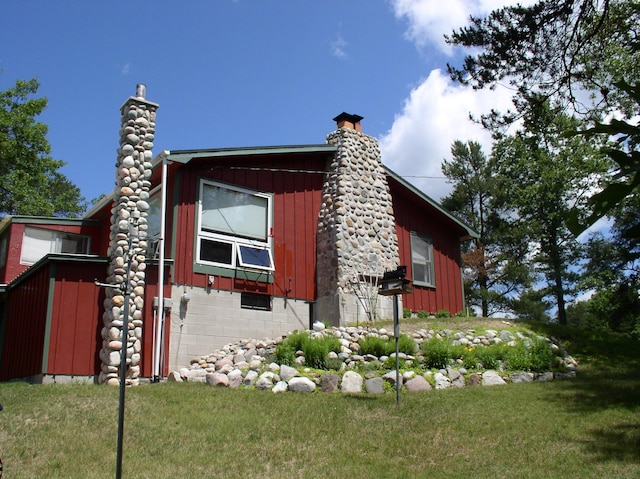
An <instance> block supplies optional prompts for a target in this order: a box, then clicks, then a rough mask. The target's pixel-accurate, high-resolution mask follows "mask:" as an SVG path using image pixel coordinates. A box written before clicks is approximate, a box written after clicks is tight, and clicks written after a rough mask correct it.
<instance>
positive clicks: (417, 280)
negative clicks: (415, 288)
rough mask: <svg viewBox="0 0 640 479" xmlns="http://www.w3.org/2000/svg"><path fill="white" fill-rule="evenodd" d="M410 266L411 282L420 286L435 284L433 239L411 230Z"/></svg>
mask: <svg viewBox="0 0 640 479" xmlns="http://www.w3.org/2000/svg"><path fill="white" fill-rule="evenodd" d="M411 268H412V270H413V278H412V279H413V283H414V284H418V285H422V286H435V285H436V281H435V274H434V267H433V241H432V240H431V238H429V237H428V236H424V235H421V234H419V233H416V232H414V231H412V232H411Z"/></svg>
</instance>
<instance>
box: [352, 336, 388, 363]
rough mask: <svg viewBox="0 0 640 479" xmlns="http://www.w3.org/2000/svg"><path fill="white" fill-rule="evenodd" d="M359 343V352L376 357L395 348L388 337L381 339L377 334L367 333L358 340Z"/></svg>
mask: <svg viewBox="0 0 640 479" xmlns="http://www.w3.org/2000/svg"><path fill="white" fill-rule="evenodd" d="M358 344H359V345H360V354H372V355H374V356H376V357H378V358H379V357H380V356H388V355H389V354H391V351H394V350H395V346H393V345H391V346H392V347H391V349H390V348H389V346H390V342H389V340H388V339H382V338H380V337H378V336H371V335H367V336H365V337H363V338H360V339H359V340H358Z"/></svg>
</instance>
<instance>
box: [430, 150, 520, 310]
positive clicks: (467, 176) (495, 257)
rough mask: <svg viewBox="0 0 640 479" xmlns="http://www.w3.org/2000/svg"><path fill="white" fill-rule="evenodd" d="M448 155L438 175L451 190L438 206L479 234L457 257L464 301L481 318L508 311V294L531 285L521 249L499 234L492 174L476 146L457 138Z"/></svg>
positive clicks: (502, 230)
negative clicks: (451, 187) (461, 268)
mask: <svg viewBox="0 0 640 479" xmlns="http://www.w3.org/2000/svg"><path fill="white" fill-rule="evenodd" d="M451 156H452V159H451V160H444V161H443V163H442V172H443V174H444V175H445V176H446V177H447V178H448V179H449V182H450V183H452V184H453V190H452V192H451V193H450V194H449V195H448V196H446V197H445V198H443V200H442V204H443V206H444V207H445V208H447V209H449V210H450V211H452V212H453V213H455V214H456V215H458V216H459V217H460V218H462V219H463V220H464V221H466V222H467V223H468V224H469V225H471V226H472V227H473V228H474V229H475V230H476V231H477V232H478V234H479V237H478V238H477V239H475V240H473V241H472V242H471V244H469V245H468V246H467V248H466V249H465V251H464V252H463V254H462V261H463V266H464V271H465V280H466V281H465V293H466V298H467V302H468V303H470V304H472V305H474V306H478V307H479V308H480V311H481V314H482V315H483V316H485V317H487V316H491V315H493V314H496V313H505V312H509V311H510V309H511V298H512V296H513V295H514V294H516V295H517V294H519V292H521V291H522V290H523V289H524V288H525V287H527V285H529V284H530V283H531V275H530V274H529V268H528V267H527V265H526V264H525V257H526V248H525V247H523V243H522V242H521V241H514V239H515V237H514V235H513V234H505V233H506V229H505V226H506V225H505V223H504V222H503V221H502V220H501V217H500V215H499V213H498V211H497V210H496V209H495V207H496V202H495V194H496V193H495V181H494V179H493V177H494V173H495V172H494V171H493V170H492V165H491V163H490V162H489V161H488V159H487V157H486V155H485V154H484V153H483V151H482V147H481V145H480V144H479V143H477V142H474V141H469V142H468V143H463V142H462V141H459V140H457V141H455V142H454V143H453V145H452V146H451Z"/></svg>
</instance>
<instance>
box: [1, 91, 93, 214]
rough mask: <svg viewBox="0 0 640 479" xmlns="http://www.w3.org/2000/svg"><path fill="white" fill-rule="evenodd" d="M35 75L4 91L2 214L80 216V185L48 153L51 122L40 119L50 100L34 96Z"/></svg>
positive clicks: (61, 163) (2, 117)
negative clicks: (69, 178) (49, 124)
mask: <svg viewBox="0 0 640 479" xmlns="http://www.w3.org/2000/svg"><path fill="white" fill-rule="evenodd" d="M38 87H39V84H38V82H37V80H36V79H32V80H29V81H22V80H18V81H17V82H16V84H15V87H13V88H10V89H8V90H6V91H3V92H0V216H4V215H32V216H77V215H78V214H80V213H81V212H82V211H83V210H84V199H83V198H82V196H81V194H80V189H79V188H78V187H77V186H75V185H73V184H72V183H71V182H70V181H69V180H68V179H67V178H66V177H65V176H64V175H63V174H62V173H60V172H59V169H60V168H61V167H62V166H64V164H65V163H64V162H63V161H60V160H54V159H52V158H51V157H50V153H51V147H50V145H49V142H48V140H47V138H46V135H47V126H46V125H44V124H43V123H40V122H38V121H36V117H37V116H38V115H39V114H41V113H42V111H43V110H44V109H45V108H46V106H47V99H46V98H32V96H33V95H35V94H36V93H37V91H38Z"/></svg>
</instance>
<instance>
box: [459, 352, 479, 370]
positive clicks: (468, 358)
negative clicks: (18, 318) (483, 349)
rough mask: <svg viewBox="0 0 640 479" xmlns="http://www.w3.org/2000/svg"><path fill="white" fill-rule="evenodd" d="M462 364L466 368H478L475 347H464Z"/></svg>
mask: <svg viewBox="0 0 640 479" xmlns="http://www.w3.org/2000/svg"><path fill="white" fill-rule="evenodd" d="M460 359H462V366H464V367H465V368H467V369H470V370H473V369H477V368H478V356H477V355H476V348H475V347H470V348H464V350H463V352H462V355H461V357H460Z"/></svg>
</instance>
